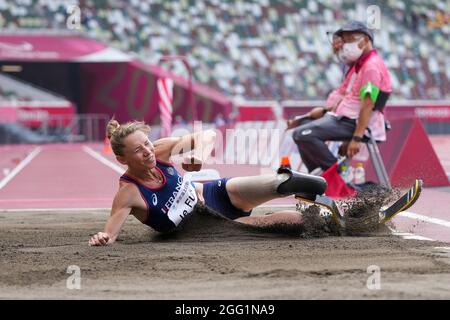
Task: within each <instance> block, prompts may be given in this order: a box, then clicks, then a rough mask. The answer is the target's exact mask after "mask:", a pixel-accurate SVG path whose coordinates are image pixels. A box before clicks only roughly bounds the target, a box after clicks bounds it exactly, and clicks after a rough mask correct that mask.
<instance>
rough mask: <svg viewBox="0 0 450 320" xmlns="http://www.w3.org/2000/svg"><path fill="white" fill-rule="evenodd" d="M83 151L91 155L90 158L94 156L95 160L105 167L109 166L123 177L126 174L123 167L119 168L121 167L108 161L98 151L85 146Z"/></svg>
mask: <svg viewBox="0 0 450 320" xmlns="http://www.w3.org/2000/svg"><path fill="white" fill-rule="evenodd" d="M83 151H84V152H86V153H87V154H89V155H90V156H92V157H93V158H95V159H97V160H98V161H100V162H101V163H103V164H104V165H105V166H108V167H110V168H111V169H113V170H114V171H116V172H118V173H119V174H121V175H122V174H123V173H124V172H125V169H124V168H122V167H121V166H119V165H117V164H115V163H113V162H111V161H109V160H108V159H106V158H105V157H104V156H102V155H101V154H100V153H98V152H97V151H94V150H92V149H91V148H90V147H88V146H83Z"/></svg>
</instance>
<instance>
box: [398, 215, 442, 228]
mask: <svg viewBox="0 0 450 320" xmlns="http://www.w3.org/2000/svg"><path fill="white" fill-rule="evenodd" d="M398 215H399V216H401V217H405V218H410V219H418V220H422V221H424V222H428V223H433V224H437V225H440V226H443V227H447V228H450V221H447V220H442V219H438V218H432V217H427V216H424V215H421V214H417V213H414V212H410V211H403V212H400V213H399V214H398Z"/></svg>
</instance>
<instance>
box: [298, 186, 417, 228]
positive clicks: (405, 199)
mask: <svg viewBox="0 0 450 320" xmlns="http://www.w3.org/2000/svg"><path fill="white" fill-rule="evenodd" d="M422 186H423V182H422V180H421V179H416V181H415V182H414V184H413V185H412V186H411V187H410V188H409V190H408V191H407V192H406V193H404V194H403V195H402V196H401V197H400V198H398V199H397V201H395V202H394V203H393V204H391V205H389V206H388V207H385V208H382V209H381V210H380V214H379V215H380V220H379V222H380V223H385V222H387V221H389V220H390V219H392V218H393V217H395V216H396V215H397V214H399V213H400V212H402V211H405V210H407V209H408V208H410V207H411V206H412V205H413V204H414V203H415V202H416V201H417V199H418V198H419V196H420V193H421V191H422ZM295 198H296V199H297V200H299V201H303V202H307V203H310V204H313V205H318V206H319V207H322V208H324V209H326V210H327V211H329V212H331V216H332V218H333V219H334V220H335V221H336V222H337V223H338V224H339V225H340V226H341V227H344V226H345V223H344V218H343V214H342V213H341V211H340V209H339V207H338V206H337V204H336V202H335V201H334V200H333V199H331V198H330V197H327V196H316V198H315V199H314V200H311V199H308V198H304V197H302V196H301V195H296V196H295Z"/></svg>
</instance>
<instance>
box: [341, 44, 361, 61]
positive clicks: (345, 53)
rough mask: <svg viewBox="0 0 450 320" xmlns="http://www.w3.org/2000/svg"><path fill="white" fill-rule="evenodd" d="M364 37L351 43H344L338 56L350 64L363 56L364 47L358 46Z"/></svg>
mask: <svg viewBox="0 0 450 320" xmlns="http://www.w3.org/2000/svg"><path fill="white" fill-rule="evenodd" d="M361 40H362V38H360V39H359V40H357V41H355V42H351V43H344V45H343V46H342V49H341V50H339V52H338V54H337V56H338V59H339V60H340V61H341V62H342V63H345V64H350V63H352V62H355V61H356V60H358V59H359V57H361V55H362V53H363V49H360V48H359V47H358V45H359V43H360V42H361Z"/></svg>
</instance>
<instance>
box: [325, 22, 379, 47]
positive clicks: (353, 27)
mask: <svg viewBox="0 0 450 320" xmlns="http://www.w3.org/2000/svg"><path fill="white" fill-rule="evenodd" d="M344 31H358V32H361V33H364V34H365V35H367V36H368V37H369V38H370V41H372V43H373V32H372V30H370V29H369V28H368V27H367V26H366V25H365V24H364V23H362V22H360V21H356V20H352V21H350V22H347V23H346V24H345V25H344V26H342V27H341V28H340V29H339V30H337V31H336V32H335V33H334V34H335V35H337V36H339V35H340V34H341V33H342V32H344Z"/></svg>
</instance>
